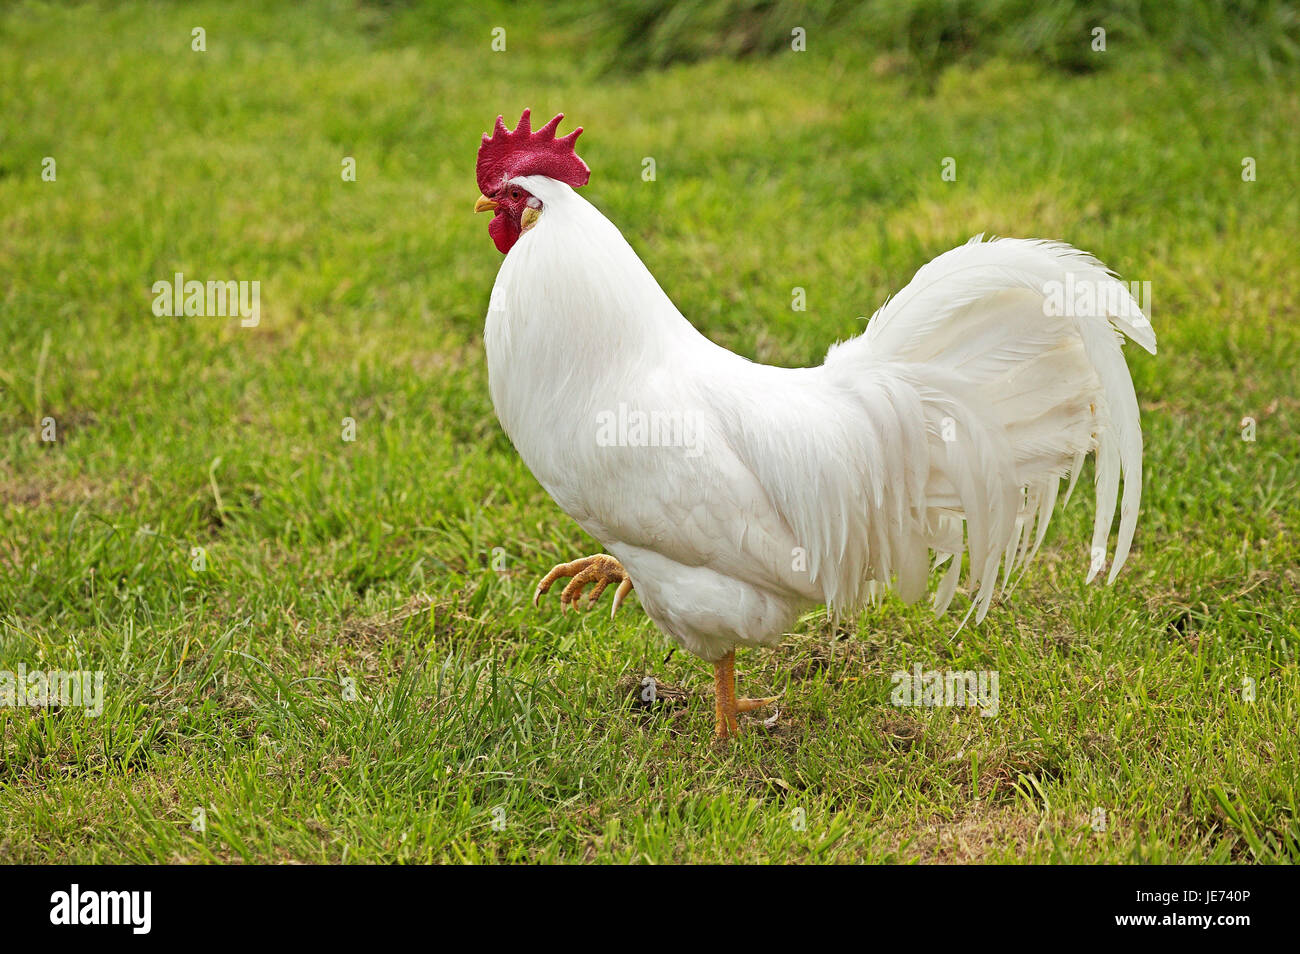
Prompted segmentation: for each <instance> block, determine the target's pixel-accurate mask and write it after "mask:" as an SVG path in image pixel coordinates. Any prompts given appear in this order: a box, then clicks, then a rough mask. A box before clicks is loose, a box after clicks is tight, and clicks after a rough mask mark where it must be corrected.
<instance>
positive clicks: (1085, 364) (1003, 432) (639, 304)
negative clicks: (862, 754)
mask: <svg viewBox="0 0 1300 954" xmlns="http://www.w3.org/2000/svg"><path fill="white" fill-rule="evenodd" d="M562 118H563V114H561V115H559V116H556V117H555V118H554V119H552V120H551V121H550V122H549V123H547V124H546V126H545V127H543V128H542V129H539V130H538V131H536V132H533V131H532V130H531V125H530V122H529V112H528V110H524V113H523V116H522V117H521V118H520V120H519V124H518V126H517V127H516V128H515V130H514V131H513V132H511V131H509V130H507V129H506V126H505V123H504V121H503V120H502V119H501V118H500V117H498V119H497V122H496V128H495V131H494V133H493V135H492V136H491V137H489V136H487V135H484V136H483V141H482V145H481V146H480V148H479V153H478V165H477V178H478V184H479V189H480V191H481V192H482V193H483V194H482V196H481V197H480V198H479V200H478V202H477V204H476V205H475V211H476V212H479V211H486V210H490V211H492V212H493V218H492V222H491V225H490V227H489V233H490V234H491V236H492V238H493V240H494V241H495V243H496V246H497V248H498V249H499V250H500V251H501V252H502V253H503V254H505V260H504V261H503V262H502V265H501V270H500V273H499V274H498V275H497V279H496V284H495V285H494V286H493V289H492V297H491V303H490V305H489V308H488V315H487V325H486V329H485V331H484V342H485V345H486V349H487V362H488V373H489V381H490V387H491V392H492V401H493V404H494V405H495V407H496V412H497V416H498V417H499V418H500V420H501V424H502V426H503V427H504V428H505V431H506V433H507V434H508V435H509V436H510V439H511V440H512V441H513V442H514V445H515V447H516V448H517V449H518V451H519V453H520V454H521V455H522V457H523V459H524V461H525V462H526V463H527V465H528V467H529V469H531V470H532V472H533V474H534V475H535V476H536V477H537V479H538V481H539V482H540V483H541V485H542V486H543V487H544V488H545V489H546V491H547V492H548V493H549V494H550V495H551V496H552V497H553V498H554V499H555V501H556V503H558V504H559V505H560V507H561V508H563V510H564V511H565V512H566V513H568V514H569V515H570V516H571V517H573V519H574V520H576V521H577V522H578V524H579V525H580V526H581V527H582V528H583V529H584V530H586V531H587V532H588V533H589V534H591V535H592V536H593V537H595V538H596V539H597V540H599V541H600V542H601V543H602V544H603V545H604V547H605V548H606V549H607V550H608V551H609V553H610V554H612V555H613V556H608V555H604V554H602V555H598V556H591V557H586V558H584V559H579V560H574V561H573V562H571V563H565V564H561V565H559V566H557V567H555V568H554V569H553V570H551V572H550V573H548V574H547V575H546V576H545V578H543V579H542V581H541V582H540V583H539V584H538V587H537V592H536V594H535V596H534V601H536V599H537V598H538V597H540V596H541V594H542V593H545V592H546V591H547V590H548V589H549V588H550V586H551V584H552V583H553V582H554V581H555V580H556V579H559V578H561V577H572V581H571V582H570V583H569V584H568V585H567V586H566V587H565V588H564V590H563V592H562V594H561V597H560V601H561V605H562V608H567V607H568V606H570V605H577V604H579V601H580V600H582V599H583V590H584V588H585V587H587V586H588V585H591V586H592V590H591V593H590V596H589V597H588V598H587V600H586V605H587V606H588V607H590V606H591V605H592V604H594V602H595V600H596V598H597V597H598V596H599V595H600V594H601V593H602V592H603V591H604V590H605V589H606V587H608V586H610V585H613V584H617V590H616V593H615V597H614V605H613V611H616V610H617V609H618V606H619V604H620V603H621V602H622V601H623V598H624V597H625V596H626V595H627V593H628V592H629V591H630V590H631V589H632V585H633V581H635V585H636V591H637V593H638V595H639V596H640V599H641V603H642V605H643V606H644V608H645V611H646V612H647V613H648V614H649V615H650V618H651V619H652V620H654V621H655V623H656V624H657V625H658V626H659V628H660V629H661V630H663V631H664V632H665V633H666V634H668V636H670V637H671V638H672V639H674V640H675V641H676V642H677V643H678V644H679V645H681V646H683V647H684V648H686V649H688V650H689V651H691V652H692V653H694V654H696V655H697V656H700V657H701V658H703V659H706V660H708V661H710V662H712V663H713V664H714V670H715V690H716V694H715V700H716V701H715V712H716V731H717V734H718V735H719V736H721V737H727V736H730V735H732V734H733V733H735V732H736V731H738V729H739V722H738V719H737V716H738V713H740V712H745V711H748V710H751V709H754V708H757V707H759V706H762V705H765V704H767V703H769V702H771V701H772V700H770V699H737V698H736V690H735V669H734V664H735V650H736V647H737V646H770V645H773V644H774V643H776V642H777V641H778V640H779V639H780V638H781V635H782V634H783V633H784V632H785V631H786V630H787V628H788V627H789V626H790V625H791V623H792V622H793V621H794V620H795V619H796V617H797V616H798V615H799V614H800V613H801V612H802V611H804V610H806V609H807V608H809V607H811V606H814V605H817V604H821V603H825V604H827V605H828V606H829V607H831V608H832V610H833V611H835V612H843V611H847V610H850V609H853V608H854V607H857V606H859V605H860V604H862V603H863V602H864V601H865V600H867V599H868V598H870V597H871V596H873V595H875V594H876V593H877V592H879V590H880V589H881V588H883V587H886V586H893V587H894V588H895V589H896V590H897V592H898V593H899V595H900V596H901V597H902V598H903V599H904V600H907V601H913V600H917V599H919V598H920V597H921V596H922V595H924V594H925V592H926V591H927V588H928V583H929V579H930V572H931V569H932V562H931V552H933V553H934V563H933V566H941V565H942V564H944V563H947V564H948V566H947V569H946V571H945V572H944V574H943V577H942V579H941V581H940V582H939V584H938V590H937V593H936V596H935V608H936V610H937V611H938V612H942V611H943V610H945V609H946V608H947V606H948V604H949V602H950V601H951V600H952V598H953V594H954V592H955V591H956V588H957V585H958V582H959V577H960V576H961V570H962V565H963V562H966V564H967V567H968V570H967V575H968V585H969V588H970V593H971V597H972V607H971V608H972V610H974V611H975V616H976V619H977V620H981V619H983V617H984V614H985V613H986V612H987V611H988V608H989V604H990V602H991V600H992V599H993V596H994V591H995V589H996V587H997V580H998V577H999V569H1001V571H1002V572H1001V575H1002V578H1003V585H1004V586H1005V585H1006V581H1007V579H1008V578H1009V577H1010V573H1011V571H1012V569H1013V568H1016V567H1018V566H1020V565H1022V564H1023V563H1025V562H1027V561H1028V560H1029V559H1030V558H1031V557H1032V556H1033V554H1034V552H1035V551H1036V550H1037V548H1038V546H1039V544H1040V543H1041V542H1042V540H1043V535H1044V533H1045V532H1046V529H1047V524H1048V520H1049V519H1050V517H1051V515H1052V511H1053V508H1054V506H1055V504H1056V499H1057V490H1058V487H1059V482H1060V480H1061V479H1062V478H1063V477H1066V476H1070V477H1071V478H1072V480H1071V488H1072V487H1073V478H1075V477H1077V476H1078V473H1079V469H1080V466H1081V465H1082V462H1083V459H1084V457H1085V455H1087V454H1088V453H1089V452H1095V453H1096V461H1097V468H1096V470H1097V515H1096V523H1095V526H1094V530H1093V537H1092V559H1091V572H1090V573H1089V576H1088V579H1089V580H1091V579H1092V578H1093V577H1094V576H1096V574H1097V573H1098V571H1099V570H1100V569H1101V568H1102V566H1103V565H1104V563H1105V557H1106V548H1107V544H1108V542H1109V534H1110V529H1111V524H1112V521H1113V519H1114V513H1115V507H1116V504H1117V502H1118V504H1119V511H1120V521H1119V536H1118V540H1117V544H1116V548H1115V553H1114V558H1113V560H1112V561H1111V568H1110V579H1111V580H1113V579H1114V578H1115V574H1116V573H1117V572H1118V571H1119V568H1120V567H1121V566H1122V565H1123V563H1124V561H1125V559H1126V557H1127V556H1128V552H1129V545H1130V543H1131V541H1132V538H1133V530H1134V526H1135V524H1136V521H1137V515H1138V503H1139V499H1140V497H1141V487H1142V433H1141V429H1140V426H1139V422H1138V404H1137V398H1136V396H1135V395H1134V392H1133V383H1132V380H1131V378H1130V377H1129V372H1128V367H1127V365H1126V364H1125V363H1124V358H1123V356H1122V354H1121V351H1120V345H1121V342H1122V340H1123V337H1122V335H1120V334H1119V333H1118V332H1123V334H1124V335H1127V336H1128V337H1130V338H1132V339H1133V340H1134V341H1136V342H1137V343H1138V344H1139V345H1141V346H1142V347H1143V348H1145V349H1146V350H1147V351H1150V352H1152V353H1155V347H1156V342H1155V335H1154V334H1153V332H1152V329H1151V325H1150V323H1149V322H1148V321H1147V319H1146V318H1145V317H1144V316H1143V315H1142V312H1141V311H1140V309H1139V307H1138V305H1137V303H1136V302H1135V301H1134V300H1133V298H1132V296H1131V295H1130V293H1129V291H1128V289H1127V288H1125V287H1124V286H1123V285H1121V284H1120V283H1119V282H1118V281H1116V280H1115V278H1114V277H1113V276H1112V274H1111V273H1110V272H1108V271H1107V270H1106V269H1105V268H1104V267H1103V266H1102V265H1100V264H1099V263H1098V262H1097V261H1096V260H1095V259H1094V258H1092V257H1091V256H1089V255H1087V254H1085V253H1083V252H1080V251H1078V250H1077V249H1074V248H1071V247H1069V246H1068V245H1064V244H1060V243H1056V242H1045V241H1029V240H1022V239H994V240H991V241H982V240H980V239H974V240H972V241H970V242H968V243H967V244H966V245H963V246H961V247H959V248H955V249H953V250H952V251H950V252H946V253H944V254H943V255H940V256H939V257H938V258H936V259H935V260H934V261H932V262H930V263H929V264H928V265H926V266H925V267H923V268H922V269H921V270H920V271H919V272H917V274H916V276H915V277H914V278H913V279H912V281H911V282H910V283H909V284H908V285H907V287H906V288H904V289H903V290H902V292H900V293H899V294H898V295H896V296H894V297H893V298H892V299H890V300H889V301H888V302H887V303H886V304H884V305H883V306H882V307H881V308H880V310H879V311H877V312H876V314H875V315H874V316H873V317H872V319H871V321H870V323H869V324H868V325H867V328H866V330H865V331H864V332H863V333H862V334H861V335H859V336H858V337H856V338H853V339H852V340H849V341H846V342H843V343H840V344H837V345H835V346H834V347H832V348H831V349H830V352H829V353H828V354H827V356H826V360H825V362H824V363H823V364H822V365H821V366H820V367H816V368H777V367H769V366H766V365H761V364H755V363H753V362H752V361H749V360H747V359H745V358H742V357H739V356H738V355H735V354H732V353H731V352H729V351H727V350H726V349H725V348H722V347H719V346H718V345H716V344H714V343H713V342H711V341H709V340H708V339H707V338H705V337H704V336H703V335H702V334H700V333H699V332H698V331H697V330H696V329H695V328H694V327H693V326H692V325H691V323H690V322H689V321H687V320H686V319H685V318H684V317H683V316H682V315H681V313H680V312H679V311H678V310H677V309H676V308H675V307H674V306H673V303H672V301H671V300H669V298H668V296H667V295H666V294H664V292H663V290H662V289H661V288H660V287H659V284H658V282H656V281H655V279H654V277H653V276H652V275H651V274H650V272H649V271H648V270H647V269H646V267H645V265H643V264H642V262H641V260H640V259H639V258H638V257H637V255H636V253H635V252H634V251H633V250H632V248H631V246H630V245H628V243H627V241H626V240H625V239H624V238H623V236H622V235H621V234H619V231H618V229H617V228H615V227H614V226H613V225H612V224H611V223H610V222H609V220H608V219H606V218H605V216H603V215H602V214H601V213H600V212H599V211H597V210H596V208H595V207H594V206H592V205H591V204H590V203H588V202H587V201H586V200H585V199H583V198H582V197H581V196H580V195H578V193H577V192H575V191H574V189H575V188H577V187H580V186H583V185H585V184H586V183H587V180H588V178H589V176H590V172H589V170H588V168H587V165H586V163H584V162H583V161H582V160H581V159H580V158H578V156H577V154H576V153H575V151H574V143H575V141H576V139H577V137H578V134H579V133H581V132H582V129H581V127H579V128H578V129H575V130H574V131H573V132H572V133H570V134H569V135H567V136H563V137H557V136H556V135H555V131H556V128H557V127H558V125H559V122H560V120H561V119H562ZM1063 289H1064V290H1067V291H1068V290H1069V289H1074V290H1079V289H1087V290H1088V291H1089V294H1088V295H1083V294H1074V295H1070V294H1063V293H1062V290H1063ZM1089 298H1091V300H1092V301H1094V302H1096V303H1097V305H1096V307H1092V306H1087V307H1084V308H1082V309H1080V308H1074V307H1072V306H1073V305H1074V304H1075V302H1076V301H1086V300H1087V299H1089ZM1078 311H1083V312H1085V313H1083V314H1078V313H1076V312H1078ZM1121 476H1122V478H1123V484H1124V489H1123V496H1122V498H1121V497H1120V481H1121ZM1067 497H1068V491H1067ZM964 558H965V560H964ZM611 612H612V611H611ZM968 615H969V614H968Z"/></svg>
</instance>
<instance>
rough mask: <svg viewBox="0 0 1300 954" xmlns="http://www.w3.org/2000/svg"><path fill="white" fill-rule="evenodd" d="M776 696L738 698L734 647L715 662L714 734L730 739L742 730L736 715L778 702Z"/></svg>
mask: <svg viewBox="0 0 1300 954" xmlns="http://www.w3.org/2000/svg"><path fill="white" fill-rule="evenodd" d="M776 700H777V697H776V696H768V697H766V698H764V699H737V698H736V651H735V650H734V649H733V650H731V652H729V653H727V655H725V656H723V657H722V658H721V659H719V660H718V661H717V662H715V663H714V664H713V714H714V728H713V731H714V734H715V735H717V737H718V738H720V739H729V738H731V737H732V736H733V735H735V734H736V733H738V732H739V731H740V722H739V721H738V720H737V718H736V716H737V715H739V714H740V713H742V712H752V711H753V710H754V709H761V708H762V707H763V706H768V705H771V704H772V703H774V702H776Z"/></svg>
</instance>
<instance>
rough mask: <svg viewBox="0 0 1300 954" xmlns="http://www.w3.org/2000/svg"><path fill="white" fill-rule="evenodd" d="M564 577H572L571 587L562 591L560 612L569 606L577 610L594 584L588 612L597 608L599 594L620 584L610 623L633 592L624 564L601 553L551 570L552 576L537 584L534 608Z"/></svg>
mask: <svg viewBox="0 0 1300 954" xmlns="http://www.w3.org/2000/svg"><path fill="white" fill-rule="evenodd" d="M561 577H573V579H572V580H571V581H570V582H569V584H568V585H567V586H566V587H565V588H564V589H563V590H561V591H560V612H561V613H563V612H565V611H567V610H568V608H569V607H570V606H577V605H578V601H579V600H580V599H582V591H583V588H584V587H586V585H587V584H588V583H595V584H596V585H595V587H593V588H592V591H591V593H590V594H589V595H588V597H587V606H586V608H587V609H591V608H592V607H593V606H595V605H596V600H597V599H599V598H600V594H601V593H604V592H605V587H607V586H609V584H611V583H617V584H618V589H617V590H615V592H614V605H613V607H612V608H611V609H610V611H609V616H610V618H611V619H613V618H614V614H615V613H617V612H618V608H619V607H620V606H622V605H623V600H624V599H626V597H627V594H628V593H630V592H632V580H631V579H630V578H629V577H628V575H627V571H626V570H624V569H623V564H621V563H619V562H618V561H617V560H615V559H614V558H613V557H612V556H607V555H606V554H604V553H598V554H596V555H595V556H589V557H583V558H581V559H579V560H574V561H573V562H572V563H559V564H557V565H556V566H554V567H552V568H551V572H550V573H547V574H546V575H545V576H544V577H542V579H541V581H540V582H539V583H538V584H537V589H536V590H534V591H533V605H534V606H536V605H537V601H538V600H540V599H541V598H542V594H543V593H545V592H546V591H548V590H549V589H550V588H551V584H552V583H554V582H555V581H556V580H558V579H560V578H561Z"/></svg>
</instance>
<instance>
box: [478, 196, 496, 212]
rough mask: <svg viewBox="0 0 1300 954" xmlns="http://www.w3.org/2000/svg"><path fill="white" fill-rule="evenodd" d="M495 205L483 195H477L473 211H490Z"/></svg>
mask: <svg viewBox="0 0 1300 954" xmlns="http://www.w3.org/2000/svg"><path fill="white" fill-rule="evenodd" d="M496 207H497V204H496V203H495V202H493V201H492V200H491V199H489V198H488V197H487V196H485V195H481V196H479V197H478V201H477V202H475V203H474V211H475V212H491V211H492V210H493V209H495V208H496Z"/></svg>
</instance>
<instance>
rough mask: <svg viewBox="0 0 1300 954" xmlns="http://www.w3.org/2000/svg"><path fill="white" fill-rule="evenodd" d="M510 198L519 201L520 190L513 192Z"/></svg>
mask: <svg viewBox="0 0 1300 954" xmlns="http://www.w3.org/2000/svg"><path fill="white" fill-rule="evenodd" d="M510 198H512V199H517V198H519V190H518V189H514V190H512V191H511V193H510Z"/></svg>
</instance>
